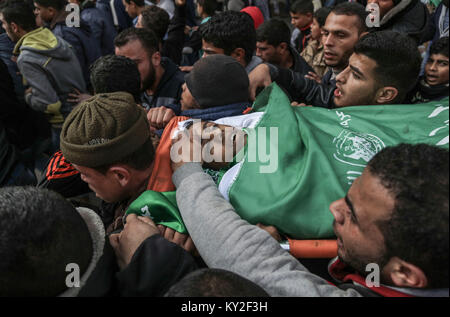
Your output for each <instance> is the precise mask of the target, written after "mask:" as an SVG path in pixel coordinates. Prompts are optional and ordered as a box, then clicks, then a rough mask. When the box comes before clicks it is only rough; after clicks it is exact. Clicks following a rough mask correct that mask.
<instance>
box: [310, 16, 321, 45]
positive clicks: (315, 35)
mask: <svg viewBox="0 0 450 317" xmlns="http://www.w3.org/2000/svg"><path fill="white" fill-rule="evenodd" d="M311 38H312V39H313V40H316V41H320V40H321V38H322V29H321V28H320V25H319V22H317V20H316V19H315V18H314V19H313V23H312V24H311Z"/></svg>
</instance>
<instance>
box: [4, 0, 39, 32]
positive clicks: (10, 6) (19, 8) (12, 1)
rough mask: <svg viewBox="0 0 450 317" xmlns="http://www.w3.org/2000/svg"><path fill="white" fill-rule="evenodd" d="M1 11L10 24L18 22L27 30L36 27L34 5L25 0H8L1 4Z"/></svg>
mask: <svg viewBox="0 0 450 317" xmlns="http://www.w3.org/2000/svg"><path fill="white" fill-rule="evenodd" d="M0 12H1V13H2V14H3V18H4V19H5V21H6V22H7V23H8V24H11V23H12V22H14V23H16V24H17V25H18V26H20V27H21V28H22V29H24V30H25V31H32V30H34V29H35V28H36V17H35V16H34V12H33V7H32V6H30V5H29V3H27V2H26V1H23V0H6V1H3V2H2V3H1V4H0Z"/></svg>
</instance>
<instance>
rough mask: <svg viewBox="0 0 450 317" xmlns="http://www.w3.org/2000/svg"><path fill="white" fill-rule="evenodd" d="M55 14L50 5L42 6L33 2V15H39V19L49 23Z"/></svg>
mask: <svg viewBox="0 0 450 317" xmlns="http://www.w3.org/2000/svg"><path fill="white" fill-rule="evenodd" d="M55 14H56V10H55V9H54V8H52V7H48V8H46V7H44V6H41V5H39V4H38V3H36V2H34V15H35V16H36V17H39V18H40V20H42V21H44V22H46V23H50V22H51V21H52V20H53V17H54V16H55Z"/></svg>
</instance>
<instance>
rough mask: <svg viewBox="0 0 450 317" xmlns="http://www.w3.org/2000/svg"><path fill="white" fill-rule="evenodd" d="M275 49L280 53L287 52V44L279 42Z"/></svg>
mask: <svg viewBox="0 0 450 317" xmlns="http://www.w3.org/2000/svg"><path fill="white" fill-rule="evenodd" d="M277 49H278V50H279V51H280V52H284V51H287V50H288V43H286V42H281V43H280V44H278V46H277Z"/></svg>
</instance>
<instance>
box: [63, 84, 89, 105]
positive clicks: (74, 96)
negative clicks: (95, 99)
mask: <svg viewBox="0 0 450 317" xmlns="http://www.w3.org/2000/svg"><path fill="white" fill-rule="evenodd" d="M73 91H74V93H70V94H69V98H67V101H68V102H73V103H76V104H79V103H80V102H83V101H85V100H87V99H89V98H91V97H92V96H91V95H89V94H83V93H81V92H80V91H79V90H78V89H76V88H74V89H73Z"/></svg>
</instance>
